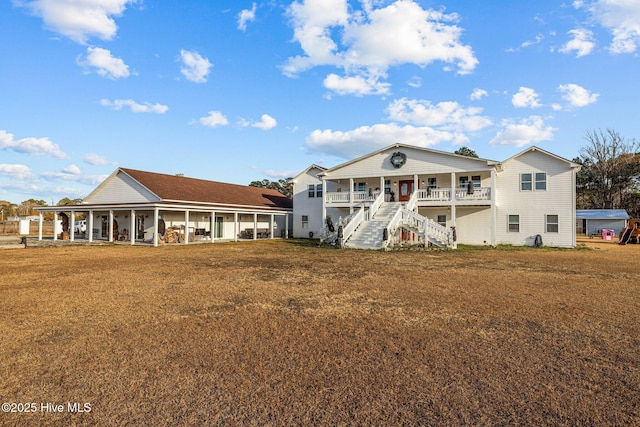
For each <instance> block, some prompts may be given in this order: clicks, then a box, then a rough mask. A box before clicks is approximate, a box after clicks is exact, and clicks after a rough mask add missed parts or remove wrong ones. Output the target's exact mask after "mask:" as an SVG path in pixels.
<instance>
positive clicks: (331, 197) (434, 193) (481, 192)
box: [324, 187, 492, 207]
mask: <svg viewBox="0 0 640 427" xmlns="http://www.w3.org/2000/svg"><path fill="white" fill-rule="evenodd" d="M491 192H492V191H491V187H473V189H470V188H454V189H452V188H442V187H436V188H421V189H418V190H417V201H418V205H419V206H435V205H438V204H442V203H444V204H450V203H451V202H480V203H481V204H490V203H489V202H490V201H491ZM379 194H380V191H372V192H367V191H353V192H349V191H342V192H340V191H338V192H327V193H326V194H325V196H324V197H325V203H326V205H327V206H336V207H339V206H350V205H359V204H361V203H365V204H367V203H372V202H373V201H375V199H376V198H377V197H378V195H379ZM385 202H402V200H399V196H398V195H397V194H394V193H387V194H385Z"/></svg>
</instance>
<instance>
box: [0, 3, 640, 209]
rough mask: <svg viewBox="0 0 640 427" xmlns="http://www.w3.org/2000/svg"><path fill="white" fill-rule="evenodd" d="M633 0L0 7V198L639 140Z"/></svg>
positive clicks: (563, 152) (638, 33)
mask: <svg viewBox="0 0 640 427" xmlns="http://www.w3.org/2000/svg"><path fill="white" fill-rule="evenodd" d="M639 52H640V2H639V1H638V0H591V1H590V0H582V1H580V0H576V1H573V2H558V1H545V0H540V1H534V2H532V1H510V2H504V1H489V0H487V1H456V2H453V1H452V2H442V1H413V0H398V1H381V0H363V1H346V0H313V1H312V0H307V1H304V0H298V1H275V0H271V1H266V2H260V1H256V2H251V1H238V0H234V1H196V0H193V1H175V0H164V1H152V0H137V1H136V0H134V1H131V0H91V1H82V2H80V1H76V2H71V1H68V0H34V1H28V0H13V1H11V0H9V1H7V0H4V1H1V2H0V58H2V60H1V61H0V94H2V96H1V98H0V99H1V101H0V199H2V200H9V201H11V202H14V203H19V202H21V201H23V200H26V199H29V198H36V199H44V200H45V201H47V203H49V204H51V203H52V202H55V203H57V201H58V200H60V199H61V198H63V197H71V198H76V197H80V198H81V197H84V196H86V195H87V194H88V193H89V192H90V191H91V190H92V189H93V188H95V186H96V185H97V184H98V183H99V182H101V180H103V179H104V178H105V177H106V176H108V175H109V174H110V173H112V172H113V171H114V170H115V169H116V168H117V167H118V166H123V167H128V168H133V169H141V170H147V171H153V172H161V173H169V174H175V173H183V174H185V175H186V176H191V177H197V178H203V179H211V180H217V181H225V182H232V183H238V184H248V183H249V182H251V181H253V180H261V179H263V178H268V179H272V180H275V179H279V178H283V177H288V176H293V175H295V174H296V173H298V172H299V171H301V170H303V169H305V168H306V167H307V166H308V165H310V164H312V163H316V164H321V165H324V166H327V167H330V166H334V165H336V164H338V163H341V162H343V161H345V160H349V159H351V158H353V157H355V156H359V155H362V154H365V153H368V152H370V151H374V150H377V149H379V148H382V147H386V146H388V145H391V144H393V143H395V142H402V143H406V144H413V145H417V146H422V147H430V148H434V149H437V150H442V151H454V150H456V149H458V148H459V147H460V146H467V147H470V148H472V149H473V150H475V151H476V152H477V153H478V155H479V156H480V157H482V158H487V159H492V160H504V159H507V158H509V157H511V156H512V155H514V154H516V153H518V152H520V151H521V150H523V149H525V148H526V147H529V146H531V145H536V146H539V147H541V148H544V149H546V150H548V151H551V152H553V153H555V154H558V155H560V156H562V157H565V158H568V159H572V158H574V157H576V156H577V155H578V152H579V150H580V147H582V146H583V145H585V140H584V136H585V133H586V132H587V131H590V130H594V129H599V128H602V129H606V128H613V129H615V130H616V131H618V132H619V133H620V134H621V135H623V136H625V137H627V138H634V137H637V136H640V129H639V127H640V124H639V122H640V121H639V120H638V100H639V99H640V85H639V84H638V76H639V75H640V67H639V65H640V59H639V58H638V53H639Z"/></svg>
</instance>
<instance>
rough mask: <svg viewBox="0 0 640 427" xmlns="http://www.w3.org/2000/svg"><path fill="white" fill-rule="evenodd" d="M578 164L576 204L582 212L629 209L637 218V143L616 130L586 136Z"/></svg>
mask: <svg viewBox="0 0 640 427" xmlns="http://www.w3.org/2000/svg"><path fill="white" fill-rule="evenodd" d="M585 139H586V140H587V145H586V146H584V147H582V148H581V149H580V157H578V158H576V159H575V162H576V163H579V164H580V165H582V168H581V170H580V171H579V172H578V174H577V176H576V197H577V200H576V204H577V206H578V207H579V208H582V209H614V208H618V209H627V210H628V211H629V213H630V214H637V209H638V207H637V204H638V193H639V192H640V185H639V184H640V153H638V149H639V148H640V147H639V146H638V143H637V142H636V140H635V139H634V140H631V141H629V142H627V141H625V139H624V137H622V136H621V135H620V134H619V133H617V132H616V131H615V130H613V129H607V130H606V131H602V130H597V131H596V130H594V131H592V132H587V133H586V135H585Z"/></svg>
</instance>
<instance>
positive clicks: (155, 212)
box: [153, 208, 160, 246]
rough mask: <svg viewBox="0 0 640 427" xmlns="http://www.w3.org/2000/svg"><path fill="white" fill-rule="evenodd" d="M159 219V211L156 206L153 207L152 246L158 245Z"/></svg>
mask: <svg viewBox="0 0 640 427" xmlns="http://www.w3.org/2000/svg"><path fill="white" fill-rule="evenodd" d="M159 220H160V212H159V211H158V208H154V209H153V246H158V221H159Z"/></svg>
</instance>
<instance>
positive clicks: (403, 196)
mask: <svg viewBox="0 0 640 427" xmlns="http://www.w3.org/2000/svg"><path fill="white" fill-rule="evenodd" d="M411 193H413V180H410V181H409V180H408V181H400V197H398V201H400V202H408V201H409V199H410V198H411Z"/></svg>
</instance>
